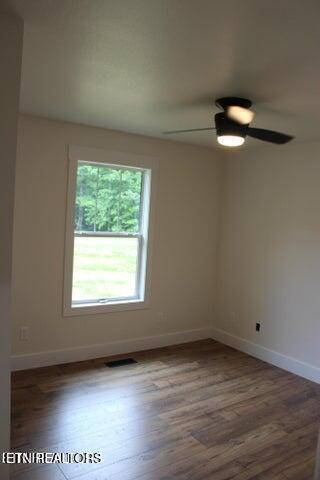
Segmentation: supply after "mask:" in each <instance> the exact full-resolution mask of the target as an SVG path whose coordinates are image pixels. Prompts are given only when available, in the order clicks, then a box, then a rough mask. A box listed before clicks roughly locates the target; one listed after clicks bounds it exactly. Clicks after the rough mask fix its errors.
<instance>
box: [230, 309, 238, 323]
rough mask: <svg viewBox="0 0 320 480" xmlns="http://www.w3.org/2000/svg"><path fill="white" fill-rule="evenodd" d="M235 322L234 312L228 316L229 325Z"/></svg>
mask: <svg viewBox="0 0 320 480" xmlns="http://www.w3.org/2000/svg"><path fill="white" fill-rule="evenodd" d="M236 321H237V316H236V314H235V312H230V314H229V324H230V325H234V324H235V323H236Z"/></svg>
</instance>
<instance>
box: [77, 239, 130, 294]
mask: <svg viewBox="0 0 320 480" xmlns="http://www.w3.org/2000/svg"><path fill="white" fill-rule="evenodd" d="M138 244H139V240H138V239H137V238H115V237H100V238H99V237H98V238H97V237H75V238H74V264H73V289H72V301H73V302H75V301H79V300H80V301H86V300H89V301H92V300H97V299H101V298H116V297H134V296H135V295H136V291H135V286H136V272H137V263H138V262H137V257H138V249H139V248H138Z"/></svg>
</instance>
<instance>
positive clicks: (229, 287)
mask: <svg viewBox="0 0 320 480" xmlns="http://www.w3.org/2000/svg"><path fill="white" fill-rule="evenodd" d="M221 207H222V210H221V225H220V228H221V230H220V240H219V272H218V278H217V282H218V285H219V294H218V295H219V305H218V312H217V317H216V319H215V322H214V323H215V326H216V327H218V328H220V329H222V330H225V331H227V332H230V333H232V334H234V335H236V336H239V337H242V338H244V339H247V340H250V341H252V342H255V343H257V344H259V345H262V346H264V347H267V348H269V349H272V350H275V351H276V352H279V353H282V354H284V355H287V356H291V357H294V358H295V359H298V360H301V361H303V362H307V363H309V364H311V365H314V366H316V367H320V350H319V339H320V321H319V318H320V317H319V315H320V143H309V144H299V143H292V144H291V145H290V144H289V145H287V146H279V147H277V146H266V147H262V148H260V147H259V148H251V149H250V148H249V149H242V151H241V153H239V152H237V153H235V154H232V155H229V156H228V157H227V158H226V159H225V162H224V185H223V195H222V204H221ZM256 322H262V330H261V333H256V332H255V323H256Z"/></svg>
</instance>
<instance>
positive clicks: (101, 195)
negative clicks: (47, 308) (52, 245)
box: [72, 161, 144, 303]
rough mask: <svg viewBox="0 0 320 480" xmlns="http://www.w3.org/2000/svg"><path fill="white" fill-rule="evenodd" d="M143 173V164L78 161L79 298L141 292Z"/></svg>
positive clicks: (75, 272)
mask: <svg viewBox="0 0 320 480" xmlns="http://www.w3.org/2000/svg"><path fill="white" fill-rule="evenodd" d="M143 175H144V172H143V171H142V170H139V169H130V168H116V167H113V166H111V165H104V164H94V163H91V164H90V163H84V162H80V161H79V162H78V168H77V186H76V199H75V201H76V202H75V225H74V258H73V285H72V301H73V302H75V303H77V302H80V303H81V302H90V301H93V302H94V301H96V302H97V301H102V300H103V301H104V300H105V299H109V298H132V297H135V296H136V295H137V289H138V285H137V281H138V274H137V273H138V271H139V270H138V269H139V249H140V246H141V245H140V242H139V237H140V225H139V224H140V210H141V208H142V204H141V202H142V183H143V178H144V177H143ZM125 234H129V236H126V235H125Z"/></svg>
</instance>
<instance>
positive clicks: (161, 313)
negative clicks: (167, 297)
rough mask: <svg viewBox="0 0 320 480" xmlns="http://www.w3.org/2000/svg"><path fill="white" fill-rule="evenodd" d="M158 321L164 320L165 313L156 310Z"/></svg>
mask: <svg viewBox="0 0 320 480" xmlns="http://www.w3.org/2000/svg"><path fill="white" fill-rule="evenodd" d="M157 316H158V320H159V322H165V320H166V314H165V313H164V312H157Z"/></svg>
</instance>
